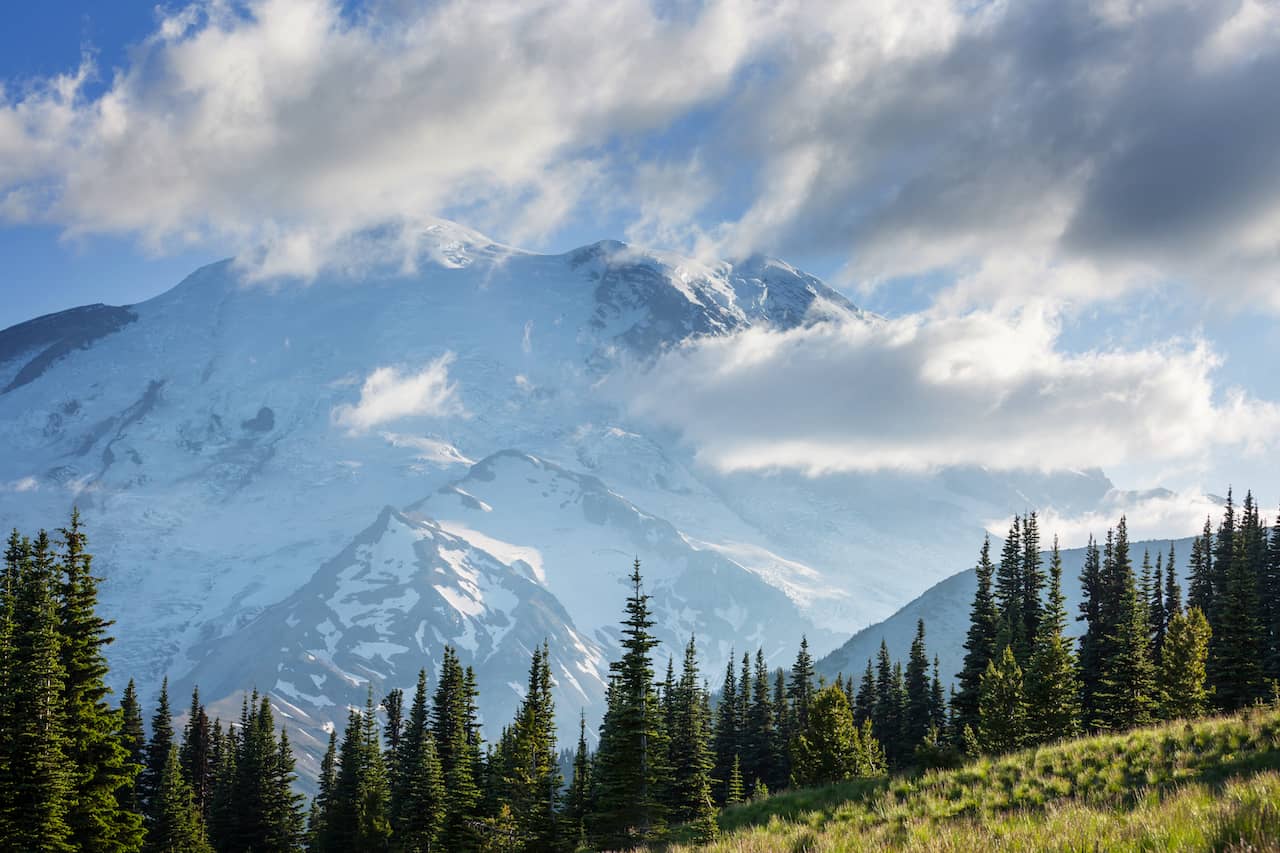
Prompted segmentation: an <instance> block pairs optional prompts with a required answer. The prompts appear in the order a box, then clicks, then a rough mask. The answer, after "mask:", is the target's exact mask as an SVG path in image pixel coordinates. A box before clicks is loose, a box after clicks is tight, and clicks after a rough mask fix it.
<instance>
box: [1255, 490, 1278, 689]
mask: <svg viewBox="0 0 1280 853" xmlns="http://www.w3.org/2000/svg"><path fill="white" fill-rule="evenodd" d="M1258 593H1259V596H1260V598H1261V600H1262V601H1263V602H1265V606H1264V608H1263V619H1262V622H1261V629H1262V634H1263V637H1264V638H1265V639H1264V643H1263V661H1262V674H1263V678H1265V679H1266V681H1267V682H1268V683H1273V684H1274V683H1276V682H1277V681H1280V512H1277V514H1276V523H1275V526H1273V527H1272V528H1271V539H1270V542H1269V543H1268V547H1267V559H1266V574H1265V576H1264V578H1263V581H1262V583H1261V584H1260V586H1259V589H1258Z"/></svg>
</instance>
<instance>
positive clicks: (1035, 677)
mask: <svg viewBox="0 0 1280 853" xmlns="http://www.w3.org/2000/svg"><path fill="white" fill-rule="evenodd" d="M1066 627H1067V608H1066V597H1065V596H1064V595H1063V594H1062V554H1061V552H1060V551H1059V550H1058V540H1057V538H1056V537H1055V538H1054V541H1053V550H1052V551H1051V552H1050V558H1049V598H1048V601H1047V602H1046V606H1045V609H1044V612H1043V614H1042V616H1041V620H1040V630H1039V631H1038V632H1037V634H1036V641H1035V645H1034V647H1033V649H1032V652H1031V664H1030V666H1029V668H1028V669H1027V673H1026V684H1025V688H1026V700H1027V733H1028V739H1029V742H1031V743H1047V742H1049V741H1051V740H1056V739H1058V738H1069V737H1075V736H1076V735H1077V734H1079V733H1080V698H1079V697H1080V682H1079V679H1078V678H1077V676H1076V663H1075V656H1074V655H1073V654H1072V652H1071V641H1070V640H1068V639H1067V638H1066V637H1065V636H1063V632H1064V631H1065V630H1066Z"/></svg>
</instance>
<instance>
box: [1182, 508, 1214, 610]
mask: <svg viewBox="0 0 1280 853" xmlns="http://www.w3.org/2000/svg"><path fill="white" fill-rule="evenodd" d="M1188 574H1189V578H1190V584H1189V586H1188V588H1187V606H1188V607H1196V608H1199V609H1200V611H1201V612H1202V613H1204V614H1206V615H1208V614H1209V613H1211V612H1213V592H1214V590H1213V528H1212V526H1211V522H1210V520H1209V518H1208V517H1206V518H1205V520H1204V531H1203V533H1201V535H1200V536H1198V537H1197V538H1196V539H1195V541H1193V542H1192V543H1191V560H1190V567H1189V572H1188Z"/></svg>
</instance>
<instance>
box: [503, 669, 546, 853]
mask: <svg viewBox="0 0 1280 853" xmlns="http://www.w3.org/2000/svg"><path fill="white" fill-rule="evenodd" d="M550 658H551V655H550V651H549V649H548V647H547V646H546V645H545V644H544V645H543V646H542V647H541V648H535V649H534V650H533V660H532V662H531V664H530V666H529V682H528V687H527V688H526V689H525V696H524V700H523V701H522V702H521V703H520V709H519V711H518V713H517V716H516V720H515V723H514V724H513V725H512V727H511V729H510V732H509V739H508V741H507V743H506V744H505V745H504V749H503V753H504V754H503V758H504V765H505V766H504V773H503V776H504V778H503V779H502V788H503V790H504V792H505V794H506V798H505V799H506V802H507V804H508V805H510V807H511V815H512V820H513V821H514V826H515V832H516V838H517V846H518V847H520V848H521V849H529V850H550V849H553V848H554V847H555V846H556V845H557V837H556V830H557V828H558V822H557V820H556V802H557V800H558V798H559V793H560V784H561V778H560V769H559V765H558V763H557V757H556V729H555V705H554V702H553V699H552V695H551V687H552V685H551V660H550Z"/></svg>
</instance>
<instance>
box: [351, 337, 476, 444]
mask: <svg viewBox="0 0 1280 853" xmlns="http://www.w3.org/2000/svg"><path fill="white" fill-rule="evenodd" d="M453 361H454V354H453V353H451V352H448V353H445V354H444V355H442V356H440V357H439V358H437V359H436V360H434V361H432V362H430V363H429V364H427V365H426V366H425V367H423V368H422V369H421V370H419V371H417V372H416V373H412V372H402V371H401V370H399V369H398V368H395V367H379V368H378V369H376V370H374V371H373V372H372V373H370V374H369V376H368V378H366V379H365V381H364V384H363V385H362V386H361V387H360V400H359V402H357V403H355V404H354V405H351V404H344V405H341V406H337V407H335V408H334V410H333V413H332V417H333V422H334V423H335V424H338V425H339V426H343V427H346V428H347V429H348V430H349V431H350V432H352V433H360V432H364V431H366V430H369V429H371V428H373V427H376V426H379V425H381V424H386V423H390V422H392V421H397V420H400V419H401V418H408V417H423V416H426V417H447V416H450V415H459V414H462V413H463V412H464V409H463V406H462V403H461V401H460V400H459V399H458V386H457V384H456V383H453V382H450V381H449V365H450V364H452V363H453Z"/></svg>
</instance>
